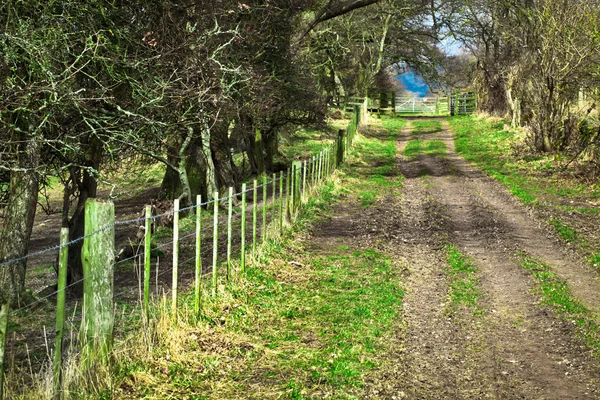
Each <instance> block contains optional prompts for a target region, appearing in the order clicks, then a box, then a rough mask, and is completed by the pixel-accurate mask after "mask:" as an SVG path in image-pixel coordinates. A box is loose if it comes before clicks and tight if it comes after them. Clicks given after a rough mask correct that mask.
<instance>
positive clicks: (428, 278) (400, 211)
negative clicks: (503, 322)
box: [363, 132, 495, 399]
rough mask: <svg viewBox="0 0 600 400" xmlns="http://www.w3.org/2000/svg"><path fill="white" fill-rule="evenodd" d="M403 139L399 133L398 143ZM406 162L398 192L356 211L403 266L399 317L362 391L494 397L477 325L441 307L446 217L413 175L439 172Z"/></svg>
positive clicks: (399, 395) (372, 394)
mask: <svg viewBox="0 0 600 400" xmlns="http://www.w3.org/2000/svg"><path fill="white" fill-rule="evenodd" d="M406 137H408V135H407V133H406V132H405V133H404V135H403V138H406ZM403 142H404V143H403ZM405 144H406V143H405V141H402V140H401V142H400V147H401V148H402V147H403V146H404V145H405ZM405 161H406V164H408V165H409V169H410V174H407V173H406V172H407V171H406V170H405V171H404V172H405V175H408V177H407V179H406V180H405V181H404V186H403V188H402V196H401V198H399V199H394V198H391V197H388V198H386V199H385V201H383V202H382V204H377V205H376V206H375V207H374V208H372V209H370V210H369V211H368V213H367V214H368V215H365V216H364V217H363V218H364V220H365V225H366V227H367V229H366V230H367V231H371V230H372V229H373V228H370V227H377V229H378V231H379V237H380V238H381V239H383V240H381V242H380V246H381V249H382V250H383V251H384V252H386V253H387V254H392V255H393V257H394V259H395V260H396V261H397V263H398V267H399V268H402V269H404V270H405V271H406V276H405V277H404V278H403V281H404V287H405V290H406V293H405V302H404V310H403V318H402V319H403V321H402V322H400V323H399V325H398V326H397V328H396V329H397V331H396V336H395V337H394V338H393V339H392V342H391V343H390V344H389V346H388V348H387V349H386V351H387V353H386V354H383V355H382V356H381V358H380V362H379V364H380V366H379V368H378V369H377V370H375V371H372V372H371V373H370V374H369V375H368V376H367V379H366V386H365V394H364V398H382V399H402V398H407V399H462V398H472V399H485V398H494V397H495V395H494V392H495V387H494V384H493V381H492V380H491V379H490V374H489V373H488V370H489V369H490V368H491V366H490V365H488V364H490V362H492V361H493V360H490V359H489V357H485V356H484V355H485V354H483V353H482V352H480V351H471V349H472V348H480V347H482V345H481V339H480V338H479V337H477V336H476V335H475V333H476V332H477V327H476V326H475V324H472V323H462V324H457V323H455V322H454V321H453V319H452V317H451V315H450V314H449V313H448V312H447V311H446V306H447V304H446V303H447V301H448V298H447V297H448V281H447V276H446V274H445V273H444V269H445V268H446V266H447V263H446V261H445V253H444V251H443V250H442V248H443V245H444V242H445V241H446V239H447V236H448V234H447V227H446V225H447V222H446V219H445V217H444V215H443V211H444V210H443V207H442V206H441V205H440V204H439V203H438V202H437V201H436V200H435V199H434V197H433V196H432V194H431V192H430V189H429V187H428V185H427V184H426V182H425V181H424V180H423V179H419V177H420V176H424V175H437V174H441V173H443V171H441V170H436V169H432V168H431V165H427V164H423V163H420V162H418V161H417V162H412V161H408V160H405ZM390 221H397V222H396V223H391V222H390ZM482 365H485V367H483V368H482Z"/></svg>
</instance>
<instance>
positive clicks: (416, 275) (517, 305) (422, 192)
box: [313, 121, 600, 399]
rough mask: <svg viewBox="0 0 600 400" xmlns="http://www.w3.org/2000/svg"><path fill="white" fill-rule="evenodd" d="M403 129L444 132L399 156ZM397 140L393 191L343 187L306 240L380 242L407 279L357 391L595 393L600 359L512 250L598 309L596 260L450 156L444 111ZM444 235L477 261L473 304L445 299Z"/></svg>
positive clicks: (445, 395)
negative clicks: (432, 150)
mask: <svg viewBox="0 0 600 400" xmlns="http://www.w3.org/2000/svg"><path fill="white" fill-rule="evenodd" d="M367 134H368V133H367ZM371 134H374V133H373V132H371ZM413 138H422V139H437V140H442V141H443V142H444V143H445V144H446V146H447V149H448V152H447V155H446V156H444V157H435V156H429V155H420V156H418V157H415V158H411V159H408V158H406V157H404V156H402V155H401V154H402V152H403V149H404V147H405V146H406V144H407V143H408V141H409V140H410V139H413ZM398 150H399V151H398V154H399V156H398V166H399V173H401V174H402V175H403V176H404V177H405V180H404V186H403V188H402V189H401V190H400V195H398V194H397V193H390V194H389V196H387V197H386V198H383V199H380V200H379V201H377V202H376V203H375V204H374V205H373V206H371V207H369V208H367V209H365V208H362V207H360V206H359V200H358V199H357V198H355V197H352V196H349V197H348V199H346V200H345V201H343V202H341V203H340V204H338V205H337V206H336V207H337V210H336V212H334V215H336V217H335V218H334V219H332V220H329V221H327V222H324V223H323V224H321V225H320V226H319V227H317V229H316V230H315V232H318V233H315V234H314V237H313V248H314V249H315V251H320V252H326V251H330V250H333V249H335V248H336V247H338V246H339V245H340V244H347V245H351V246H354V247H357V248H367V247H371V248H375V249H377V250H379V251H382V252H385V253H386V254H389V255H390V256H391V257H392V260H393V262H394V265H395V266H396V267H397V274H398V279H399V280H400V281H401V282H402V283H403V285H404V288H405V290H406V295H405V303H404V307H403V310H402V313H401V314H402V315H401V316H400V317H399V318H398V321H397V323H396V324H395V327H394V335H392V337H391V338H390V339H389V341H388V342H387V343H385V344H384V348H383V351H382V353H381V355H380V356H379V357H378V362H377V364H378V367H376V368H375V369H374V370H372V371H371V372H370V373H369V374H368V375H367V376H366V383H365V386H364V393H363V397H364V398H382V399H402V398H407V399H462V398H469V399H487V398H489V399H600V389H599V387H600V361H599V360H598V358H596V357H595V356H594V355H593V354H592V351H591V349H590V347H589V346H588V345H586V343H585V342H584V340H583V339H581V338H580V337H579V336H578V334H577V332H576V330H575V326H574V324H573V323H571V322H570V321H565V320H563V319H561V318H560V317H559V316H557V315H556V314H555V313H553V312H552V311H551V310H549V309H548V308H546V307H545V306H543V305H542V304H541V302H540V298H539V296H538V295H537V294H536V292H535V291H534V290H533V288H534V282H533V280H532V278H531V276H530V275H529V273H528V272H527V271H525V270H524V269H523V268H522V267H521V266H520V265H519V264H518V263H517V259H518V254H517V253H518V252H525V253H527V254H530V255H531V256H533V257H535V258H537V259H539V260H541V261H542V262H544V263H546V264H548V265H549V266H550V267H551V268H552V270H553V271H555V272H556V273H557V275H558V276H559V277H560V278H562V279H564V280H565V281H566V282H567V284H568V285H569V287H570V289H571V293H572V294H573V295H574V296H575V297H576V298H577V299H579V300H580V301H581V303H582V304H584V305H585V306H586V307H587V308H588V309H590V310H592V311H594V312H596V313H598V312H600V296H598V293H600V280H599V277H598V273H597V271H596V270H594V269H593V268H592V267H591V266H590V265H589V264H588V263H586V262H585V260H583V259H582V258H581V257H579V256H578V255H577V254H576V253H575V252H574V251H573V250H572V249H571V248H570V247H569V246H566V245H565V244H564V243H563V242H561V241H560V240H559V239H558V238H557V237H556V236H555V235H554V234H553V233H552V232H551V231H550V230H549V229H548V228H547V227H546V226H545V225H544V224H543V223H541V222H539V220H538V219H536V218H534V216H533V215H532V213H531V212H530V211H529V210H528V209H527V208H526V207H524V206H523V205H521V204H520V203H519V202H518V201H516V200H515V199H514V198H513V197H512V196H511V195H510V194H509V193H508V192H507V190H506V189H505V187H504V186H502V185H501V184H499V183H498V182H496V181H494V180H493V179H491V178H489V177H487V176H486V175H485V174H483V173H482V172H481V171H480V170H478V169H477V168H475V167H474V166H472V165H470V164H469V163H468V162H466V161H465V160H464V159H463V158H462V157H460V156H458V155H457V154H456V152H455V151H454V144H453V137H452V134H451V132H450V131H449V130H448V127H447V124H446V122H445V121H443V130H442V131H441V132H439V133H426V134H422V135H416V134H412V133H410V123H409V124H408V126H407V127H406V129H405V130H404V131H403V132H402V135H401V137H400V139H399V141H398ZM446 244H453V245H455V246H457V247H458V248H459V249H460V250H461V252H462V253H463V254H466V255H469V256H471V257H472V258H473V260H474V262H475V264H476V266H477V268H478V272H477V279H478V280H479V286H480V288H481V290H482V292H483V296H482V297H481V298H480V299H479V307H480V309H481V313H480V314H474V313H473V312H472V311H470V310H468V309H459V310H457V311H455V312H449V311H448V302H449V298H448V290H449V289H448V288H449V282H448V276H447V274H446V273H445V272H444V270H445V269H446V268H447V266H448V265H447V262H446V252H445V250H444V246H445V245H446Z"/></svg>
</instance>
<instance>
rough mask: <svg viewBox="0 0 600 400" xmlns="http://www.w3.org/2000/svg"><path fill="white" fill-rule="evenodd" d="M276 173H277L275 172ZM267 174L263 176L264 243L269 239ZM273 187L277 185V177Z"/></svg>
mask: <svg viewBox="0 0 600 400" xmlns="http://www.w3.org/2000/svg"><path fill="white" fill-rule="evenodd" d="M273 175H275V174H273ZM267 185H268V182H267V175H265V176H263V199H262V201H263V204H262V243H263V244H265V241H266V240H267V200H268V198H267V196H268V194H267V191H268V189H269V188H268V186H267ZM273 187H275V179H273ZM273 198H275V197H273Z"/></svg>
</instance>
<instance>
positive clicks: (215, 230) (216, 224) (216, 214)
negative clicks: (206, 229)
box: [212, 192, 219, 296]
mask: <svg viewBox="0 0 600 400" xmlns="http://www.w3.org/2000/svg"><path fill="white" fill-rule="evenodd" d="M214 202H215V206H214V211H213V214H214V215H213V220H214V222H213V260H212V261H213V262H212V294H213V296H216V295H217V257H218V255H219V192H215V196H214Z"/></svg>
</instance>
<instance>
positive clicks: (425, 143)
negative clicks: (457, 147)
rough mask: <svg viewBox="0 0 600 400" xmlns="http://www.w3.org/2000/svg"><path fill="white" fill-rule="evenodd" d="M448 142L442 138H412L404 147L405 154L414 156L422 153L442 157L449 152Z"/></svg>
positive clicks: (409, 156) (410, 156)
mask: <svg viewBox="0 0 600 400" xmlns="http://www.w3.org/2000/svg"><path fill="white" fill-rule="evenodd" d="M447 150H448V149H447V148H446V144H445V143H444V142H443V141H441V140H423V139H412V140H410V141H409V142H408V143H407V144H406V147H405V148H404V155H405V156H406V157H408V158H414V157H417V156H420V155H430V156H434V157H442V156H444V155H446V152H447Z"/></svg>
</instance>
